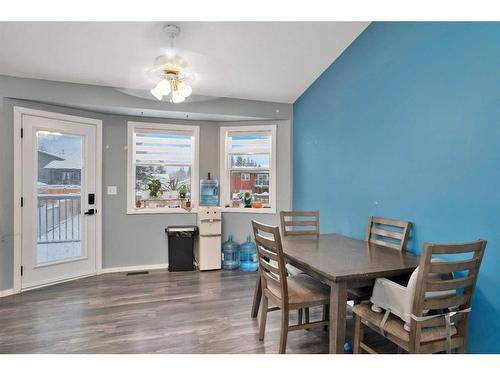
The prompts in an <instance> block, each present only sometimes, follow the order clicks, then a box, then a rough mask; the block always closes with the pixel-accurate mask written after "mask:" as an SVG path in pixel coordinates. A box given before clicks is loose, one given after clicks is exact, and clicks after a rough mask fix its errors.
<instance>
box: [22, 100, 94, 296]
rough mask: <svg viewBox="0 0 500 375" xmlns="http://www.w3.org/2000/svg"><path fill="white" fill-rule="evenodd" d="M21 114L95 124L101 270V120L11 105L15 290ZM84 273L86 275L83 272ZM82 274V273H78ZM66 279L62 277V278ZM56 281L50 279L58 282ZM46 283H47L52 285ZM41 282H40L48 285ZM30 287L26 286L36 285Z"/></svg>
mask: <svg viewBox="0 0 500 375" xmlns="http://www.w3.org/2000/svg"><path fill="white" fill-rule="evenodd" d="M23 115H32V116H38V117H45V118H49V119H56V120H63V121H72V122H79V123H82V124H86V125H93V126H95V127H96V148H97V150H96V181H95V186H96V189H95V190H96V193H98V194H96V195H97V196H96V203H95V207H96V209H97V213H96V214H95V220H96V228H95V241H96V244H95V262H96V265H95V266H96V274H97V275H99V274H101V273H102V120H98V119H93V118H87V117H80V116H72V115H66V114H62V113H57V112H48V111H41V110H38V109H33V108H27V107H19V106H15V107H14V121H13V122H14V124H13V128H14V269H13V277H14V280H13V281H14V287H13V289H14V293H20V292H21V291H22V283H21V265H22V264H21V263H22V237H23V232H22V230H23V229H22V228H23V221H22V219H23V217H22V207H21V198H22V186H23V185H22V183H23V181H22V164H23V160H22V157H23V155H22V137H21V134H22V133H21V132H22V130H21V128H22V117H23ZM85 277H87V276H85ZM78 278H81V277H78ZM64 281H68V280H63V281H60V282H64ZM57 283H59V282H55V283H51V284H57ZM51 284H47V285H51ZM47 285H43V286H47ZM36 288H37V287H34V288H29V289H36ZM26 290H27V289H26Z"/></svg>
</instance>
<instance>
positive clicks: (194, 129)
mask: <svg viewBox="0 0 500 375" xmlns="http://www.w3.org/2000/svg"><path fill="white" fill-rule="evenodd" d="M135 128H142V129H148V130H150V129H152V130H161V131H184V132H189V133H191V134H193V136H194V158H193V165H192V168H191V173H192V176H191V207H192V208H193V209H192V210H191V211H187V210H184V209H183V208H152V209H149V210H148V209H136V208H135V200H134V195H133V193H134V189H132V188H131V187H132V186H134V184H135V181H134V180H135V171H134V169H133V167H132V159H133V155H132V151H133V149H134V144H133V139H134V137H133V135H134V129H135ZM199 160H200V127H199V126H195V125H178V124H159V123H150V122H136V121H128V122H127V214H128V215H141V214H164V213H178V214H189V213H195V212H196V211H195V210H196V209H197V208H198V203H199V185H200V180H199V169H200V161H199Z"/></svg>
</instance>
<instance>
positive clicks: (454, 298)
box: [410, 240, 486, 345]
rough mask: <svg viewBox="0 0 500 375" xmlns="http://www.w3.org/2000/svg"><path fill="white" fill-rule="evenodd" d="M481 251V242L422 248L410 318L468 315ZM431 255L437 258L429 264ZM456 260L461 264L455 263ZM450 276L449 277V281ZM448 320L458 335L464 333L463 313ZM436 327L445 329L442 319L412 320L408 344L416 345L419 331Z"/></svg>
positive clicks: (466, 318)
mask: <svg viewBox="0 0 500 375" xmlns="http://www.w3.org/2000/svg"><path fill="white" fill-rule="evenodd" d="M485 248H486V241H485V240H478V241H474V242H469V243H459V244H430V243H426V244H424V250H423V252H422V255H421V258H420V265H419V272H418V278H417V284H416V290H415V299H414V302H413V315H414V316H416V317H423V316H425V315H426V314H429V315H431V316H432V315H436V314H439V313H446V312H450V311H464V310H465V311H468V309H469V308H470V306H471V301H472V295H473V292H474V288H475V286H476V281H477V276H478V273H479V268H480V266H481V261H482V259H483V255H484V250H485ZM434 255H438V257H437V259H435V260H436V261H434V262H433V261H432V257H433V256H434ZM450 256H451V258H452V259H451V260H450ZM457 256H459V257H460V258H461V260H459V261H457V260H456V259H457ZM457 271H459V272H457ZM450 275H452V276H453V278H452V279H450ZM429 310H431V311H430V312H429ZM451 320H452V322H455V323H456V326H457V331H458V332H461V333H462V334H464V332H466V328H467V323H468V314H467V313H466V312H461V313H458V314H455V315H454V316H452V317H451ZM438 326H441V327H442V326H445V319H444V317H442V316H439V317H437V318H432V319H428V320H424V321H417V320H413V321H412V323H411V331H410V340H411V343H412V344H413V345H419V344H418V343H419V342H420V334H421V329H422V328H425V327H438Z"/></svg>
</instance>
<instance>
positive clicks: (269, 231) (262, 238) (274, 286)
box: [252, 220, 288, 308]
mask: <svg viewBox="0 0 500 375" xmlns="http://www.w3.org/2000/svg"><path fill="white" fill-rule="evenodd" d="M252 228H253V233H254V237H255V244H256V245H257V257H258V259H259V265H260V270H259V273H260V277H261V283H262V291H263V293H266V291H267V294H268V292H270V293H271V294H272V295H273V296H275V297H276V298H278V299H279V301H277V302H278V303H279V304H280V305H281V306H282V307H283V308H285V307H287V306H288V286H287V281H286V268H285V256H284V254H283V247H282V245H281V237H280V229H279V227H277V226H271V225H266V224H262V223H259V222H257V221H255V220H252Z"/></svg>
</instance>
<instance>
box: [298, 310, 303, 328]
mask: <svg viewBox="0 0 500 375" xmlns="http://www.w3.org/2000/svg"><path fill="white" fill-rule="evenodd" d="M297 324H302V309H298V310H297Z"/></svg>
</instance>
